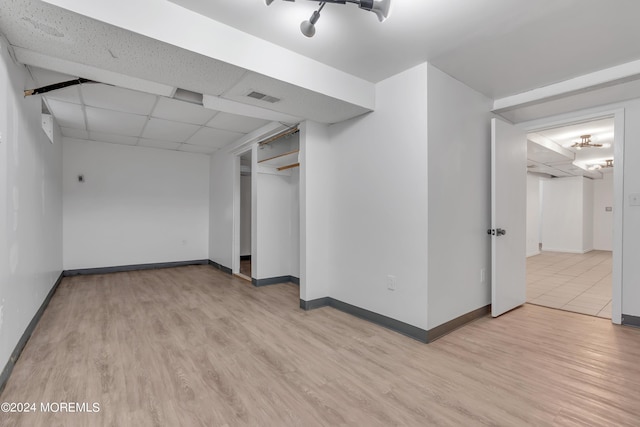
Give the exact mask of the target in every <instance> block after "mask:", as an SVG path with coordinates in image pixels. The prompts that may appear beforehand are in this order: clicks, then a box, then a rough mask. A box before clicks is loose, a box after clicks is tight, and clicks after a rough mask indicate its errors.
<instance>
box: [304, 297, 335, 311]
mask: <svg viewBox="0 0 640 427" xmlns="http://www.w3.org/2000/svg"><path fill="white" fill-rule="evenodd" d="M320 307H331V297H324V298H318V299H312V300H310V301H305V300H303V299H301V300H300V308H301V309H303V310H314V309H316V308H320Z"/></svg>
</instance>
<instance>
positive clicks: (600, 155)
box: [527, 118, 614, 179]
mask: <svg viewBox="0 0 640 427" xmlns="http://www.w3.org/2000/svg"><path fill="white" fill-rule="evenodd" d="M581 135H591V139H592V142H593V143H597V144H602V147H593V148H583V149H577V148H576V147H572V145H573V144H574V143H576V142H580V141H581V139H580V136H581ZM527 139H528V141H527V158H528V163H527V170H528V171H529V172H535V173H540V174H545V175H548V176H552V177H568V176H585V177H587V178H591V179H600V178H602V177H603V174H605V173H611V172H613V168H601V169H595V168H594V166H595V165H603V164H605V163H606V160H612V159H613V156H614V120H613V118H603V119H599V120H593V121H589V122H586V123H576V124H573V125H570V126H563V127H558V128H553V129H545V130H540V131H537V132H534V133H531V134H529V135H527Z"/></svg>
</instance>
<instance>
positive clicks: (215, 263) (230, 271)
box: [205, 259, 233, 274]
mask: <svg viewBox="0 0 640 427" xmlns="http://www.w3.org/2000/svg"><path fill="white" fill-rule="evenodd" d="M205 264H209V265H210V266H212V267H215V268H217V269H218V270H220V271H222V272H224V273H227V274H233V270H231V269H230V268H229V267H225V266H224V265H222V264H218V263H217V262H215V261H211V260H210V259H209V260H206V261H205Z"/></svg>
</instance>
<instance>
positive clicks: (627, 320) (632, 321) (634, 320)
mask: <svg viewBox="0 0 640 427" xmlns="http://www.w3.org/2000/svg"><path fill="white" fill-rule="evenodd" d="M622 324H623V325H625V326H635V327H637V328H640V317H638V316H631V315H630V314H623V315H622Z"/></svg>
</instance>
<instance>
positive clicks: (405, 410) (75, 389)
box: [0, 266, 640, 427]
mask: <svg viewBox="0 0 640 427" xmlns="http://www.w3.org/2000/svg"><path fill="white" fill-rule="evenodd" d="M638 354H640V330H638V329H632V328H627V327H620V326H614V325H612V324H611V322H610V321H607V320H605V319H600V318H597V317H588V316H582V315H577V314H573V313H568V312H564V311H557V310H551V309H547V308H544V307H538V306H533V305H525V306H523V307H521V308H519V309H516V310H514V311H512V312H510V313H507V314H505V315H503V316H501V317H500V318H497V319H491V318H489V317H485V318H482V319H479V320H478V321H476V322H473V323H471V324H469V325H467V326H465V327H463V328H461V329H458V330H457V331H454V332H453V333H451V334H449V335H447V336H445V337H443V338H441V339H439V340H437V341H435V342H434V343H432V344H428V345H427V344H421V343H419V342H417V341H414V340H412V339H410V338H407V337H405V336H403V335H400V334H397V333H394V332H392V331H388V330H386V329H384V328H381V327H378V326H376V325H373V324H371V323H368V322H366V321H364V320H361V319H358V318H355V317H352V316H350V315H348V314H345V313H342V312H340V311H337V310H334V309H332V308H329V307H325V308H321V309H317V310H313V311H309V312H305V311H302V310H300V309H299V308H298V288H297V287H296V286H295V285H292V284H282V285H273V286H266V287H261V288H255V287H252V286H251V285H250V284H249V283H247V282H246V281H244V280H241V279H237V278H233V277H232V276H229V275H226V274H224V273H221V272H220V271H218V270H216V269H214V268H211V267H208V266H191V267H181V268H174V269H164V270H154V271H141V272H129V273H117V274H110V275H97V276H84V277H81V276H79V277H72V278H66V279H64V281H63V282H62V284H61V285H60V288H59V289H58V291H57V293H56V294H55V296H54V297H53V299H52V301H51V303H50V305H49V307H48V308H47V310H46V312H45V313H44V316H43V317H42V320H41V321H40V323H39V325H38V327H37V328H36V330H35V332H34V334H33V336H32V338H31V339H30V341H29V343H28V344H27V346H26V348H25V350H24V352H23V354H22V356H21V357H20V359H19V360H18V362H17V365H16V367H15V369H14V372H13V375H12V376H11V378H10V380H9V382H8V384H7V387H6V389H5V390H4V392H3V393H2V395H1V396H0V401H2V402H36V403H38V404H39V402H61V401H62V402H98V403H99V404H100V412H98V413H66V414H62V413H57V414H54V413H35V414H6V413H2V414H0V425H2V426H29V427H35V426H67V427H71V426H118V427H122V426H305V427H306V426H437V425H448V426H481V425H502V426H523V425H532V426H546V425H563V426H578V425H580V426H583V425H593V426H614V425H615V426H637V425H638V424H639V421H640V405H639V404H638V399H637V396H638V395H639V394H640V364H638Z"/></svg>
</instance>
